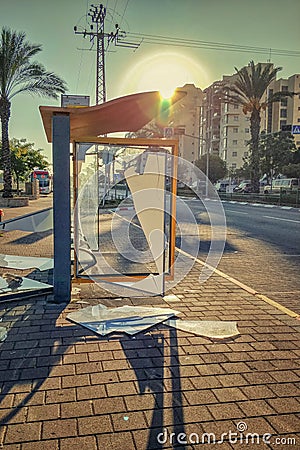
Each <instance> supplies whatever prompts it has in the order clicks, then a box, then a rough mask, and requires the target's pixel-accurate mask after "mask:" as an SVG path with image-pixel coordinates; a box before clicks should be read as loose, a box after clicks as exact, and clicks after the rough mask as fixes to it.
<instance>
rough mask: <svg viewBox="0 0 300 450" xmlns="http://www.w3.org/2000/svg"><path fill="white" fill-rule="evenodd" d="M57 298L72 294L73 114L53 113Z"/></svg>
mask: <svg viewBox="0 0 300 450" xmlns="http://www.w3.org/2000/svg"><path fill="white" fill-rule="evenodd" d="M52 142H53V174H54V183H53V228H54V272H53V284H54V301H55V303H65V302H69V301H70V298H71V198H70V117H69V115H68V114H57V115H53V118H52Z"/></svg>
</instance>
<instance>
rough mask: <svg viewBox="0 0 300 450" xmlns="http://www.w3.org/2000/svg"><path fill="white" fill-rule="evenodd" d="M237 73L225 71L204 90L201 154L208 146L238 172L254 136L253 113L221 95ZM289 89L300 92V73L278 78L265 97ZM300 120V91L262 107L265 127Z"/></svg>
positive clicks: (299, 142)
mask: <svg viewBox="0 0 300 450" xmlns="http://www.w3.org/2000/svg"><path fill="white" fill-rule="evenodd" d="M236 77H237V75H236V74H233V75H224V76H223V78H222V80H220V81H216V82H214V83H213V84H212V85H210V86H209V87H208V88H206V89H204V91H203V105H202V109H201V118H200V131H201V134H202V135H203V136H204V137H205V141H204V142H203V143H202V146H201V149H200V154H204V153H206V149H208V150H209V152H210V153H212V154H219V156H220V157H221V158H222V159H224V160H225V161H226V164H227V167H228V169H229V170H231V171H232V172H234V170H235V169H238V168H240V167H242V166H243V163H244V158H245V157H247V156H248V152H249V147H248V145H247V143H248V141H249V140H250V114H249V113H248V114H247V115H245V114H244V113H243V111H242V108H241V107H240V106H237V105H233V104H229V103H224V102H222V101H221V98H220V90H221V88H222V85H224V84H229V83H232V82H234V81H235V79H236ZM284 90H289V91H292V92H300V75H299V74H295V75H293V76H291V77H289V78H288V79H279V80H276V81H274V82H273V83H272V84H271V85H270V86H269V88H268V90H267V91H266V93H265V96H264V100H266V99H267V97H268V96H269V95H270V94H271V93H272V92H278V91H284ZM298 123H300V94H298V95H296V96H294V97H293V98H288V99H284V100H282V101H281V102H277V103H274V104H272V105H271V106H270V107H269V108H267V109H266V111H261V131H263V130H265V131H266V132H268V133H273V132H276V131H280V130H282V127H283V126H284V125H293V124H294V125H295V124H298ZM298 136H299V138H298V137H297V135H295V143H296V145H297V146H300V135H298Z"/></svg>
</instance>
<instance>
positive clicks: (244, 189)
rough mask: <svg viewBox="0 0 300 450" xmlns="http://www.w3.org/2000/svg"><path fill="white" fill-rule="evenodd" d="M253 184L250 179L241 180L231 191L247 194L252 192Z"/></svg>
mask: <svg viewBox="0 0 300 450" xmlns="http://www.w3.org/2000/svg"><path fill="white" fill-rule="evenodd" d="M253 191H254V189H253V185H252V183H251V181H250V180H244V181H242V182H241V183H240V184H239V185H238V186H236V187H235V188H234V189H233V192H239V193H243V194H249V193H251V192H253Z"/></svg>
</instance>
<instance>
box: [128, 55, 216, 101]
mask: <svg viewBox="0 0 300 450" xmlns="http://www.w3.org/2000/svg"><path fill="white" fill-rule="evenodd" d="M207 80H208V75H207V73H206V72H205V70H204V69H203V67H201V65H200V64H199V63H198V62H197V61H195V60H194V59H193V58H191V57H189V56H186V55H183V54H181V53H178V52H158V53H154V54H151V55H149V56H147V57H144V58H143V59H141V60H140V61H139V62H138V63H136V64H135V65H134V66H132V67H131V69H130V70H129V71H128V72H127V74H126V75H125V77H124V78H123V80H122V83H121V86H120V88H121V90H122V95H124V94H127V93H133V92H145V91H160V93H161V95H162V96H163V97H166V98H167V97H170V96H171V95H172V93H173V92H174V90H175V89H176V88H177V87H181V86H184V85H185V84H187V83H193V84H195V85H196V86H199V85H203V84H205V83H206V82H207Z"/></svg>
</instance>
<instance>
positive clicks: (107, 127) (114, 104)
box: [39, 90, 186, 142]
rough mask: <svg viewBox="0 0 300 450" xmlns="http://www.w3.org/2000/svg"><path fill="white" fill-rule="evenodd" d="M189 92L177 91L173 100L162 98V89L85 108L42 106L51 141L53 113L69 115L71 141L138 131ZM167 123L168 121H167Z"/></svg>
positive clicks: (45, 125) (41, 110) (47, 134)
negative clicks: (160, 91)
mask: <svg viewBox="0 0 300 450" xmlns="http://www.w3.org/2000/svg"><path fill="white" fill-rule="evenodd" d="M185 95H186V93H185V92H184V91H180V90H176V91H175V93H174V95H173V96H172V98H171V99H170V101H166V100H162V97H161V95H160V93H159V92H158V91H153V92H141V93H137V94H131V95H127V96H125V97H120V98H116V99H114V100H111V101H108V102H105V103H103V104H100V105H95V106H89V107H82V108H72V107H68V108H61V107H55V106H40V108H39V109H40V113H41V116H42V120H43V125H44V129H45V132H46V136H47V140H48V142H52V116H53V115H55V114H69V116H70V140H71V141H75V140H77V141H79V140H80V138H81V137H82V136H95V137H96V136H100V135H104V134H109V133H115V132H120V131H137V130H139V129H141V128H142V127H143V126H145V125H146V124H147V123H148V122H150V121H151V120H152V119H154V118H156V117H160V116H161V115H164V114H163V113H164V112H166V111H167V110H168V108H170V106H172V105H173V104H174V103H176V102H177V101H178V100H181V99H182V98H183V97H184V96H185ZM165 125H167V123H166V124H165Z"/></svg>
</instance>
